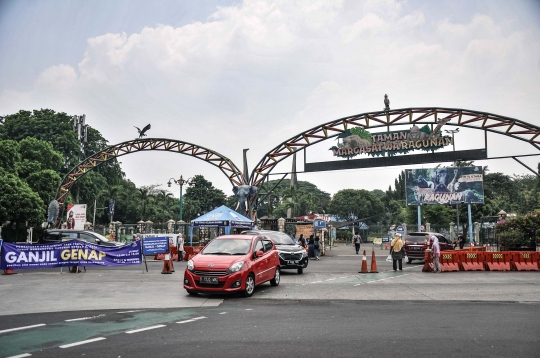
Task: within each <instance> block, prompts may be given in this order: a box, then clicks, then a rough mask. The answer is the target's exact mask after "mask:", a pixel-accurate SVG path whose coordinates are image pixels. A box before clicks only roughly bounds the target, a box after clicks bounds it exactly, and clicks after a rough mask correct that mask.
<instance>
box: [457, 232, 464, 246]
mask: <svg viewBox="0 0 540 358" xmlns="http://www.w3.org/2000/svg"><path fill="white" fill-rule="evenodd" d="M457 240H458V244H459V248H460V249H463V246H465V236H463V233H462V232H460V233H459V235H458V237H457Z"/></svg>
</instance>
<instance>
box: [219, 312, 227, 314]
mask: <svg viewBox="0 0 540 358" xmlns="http://www.w3.org/2000/svg"><path fill="white" fill-rule="evenodd" d="M219 314H227V312H220V313H219Z"/></svg>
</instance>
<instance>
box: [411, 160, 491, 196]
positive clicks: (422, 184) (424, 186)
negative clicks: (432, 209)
mask: <svg viewBox="0 0 540 358" xmlns="http://www.w3.org/2000/svg"><path fill="white" fill-rule="evenodd" d="M405 190H406V194H405V195H406V200H407V205H429V204H460V203H467V204H484V182H483V170H482V167H476V166H475V167H446V168H442V167H439V168H431V169H407V170H405Z"/></svg>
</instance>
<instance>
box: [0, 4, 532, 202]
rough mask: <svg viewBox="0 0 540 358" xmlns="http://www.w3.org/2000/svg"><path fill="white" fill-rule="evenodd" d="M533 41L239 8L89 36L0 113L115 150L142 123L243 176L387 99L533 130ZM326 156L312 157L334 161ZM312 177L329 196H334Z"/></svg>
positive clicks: (372, 13)
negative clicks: (244, 163)
mask: <svg viewBox="0 0 540 358" xmlns="http://www.w3.org/2000/svg"><path fill="white" fill-rule="evenodd" d="M439 11H444V9H439ZM426 19H427V20H426ZM539 39H540V36H539V31H538V29H534V28H533V29H523V28H519V27H516V26H515V21H514V22H512V21H506V22H504V23H502V22H500V21H497V20H496V19H494V18H492V17H490V14H477V15H476V16H474V17H473V18H472V19H471V20H470V21H469V22H465V23H457V22H455V21H452V20H450V19H447V20H444V21H443V22H441V23H439V24H437V23H433V22H432V21H431V20H430V14H429V13H426V12H425V10H423V9H409V7H407V4H406V3H404V2H400V1H390V0H387V1H379V0H377V1H365V2H361V3H360V2H350V1H331V0H329V1H309V0H306V1H301V2H290V1H285V0H283V1H275V2H268V1H255V0H253V1H244V2H243V3H242V4H240V5H238V6H231V7H221V8H219V9H217V10H216V11H215V13H213V14H211V15H210V16H209V17H208V20H207V21H206V22H193V23H191V24H188V25H185V26H182V27H173V26H170V25H168V24H162V25H156V26H153V27H145V28H143V29H141V31H140V32H138V33H134V34H130V35H128V34H126V33H116V34H113V33H107V34H103V35H101V36H97V37H94V38H90V39H88V43H87V48H86V51H85V53H84V54H81V61H80V63H79V64H78V67H77V68H76V69H75V68H73V67H70V66H66V65H62V64H59V65H56V66H52V67H50V68H48V69H46V70H45V71H43V72H42V73H41V75H40V76H39V78H37V79H36V82H35V86H34V87H33V88H29V89H28V90H27V91H24V92H15V91H12V90H11V91H5V92H3V93H2V94H0V108H2V111H3V113H0V114H9V113H13V112H16V111H18V110H19V109H21V108H23V109H34V108H53V109H55V110H58V111H66V112H68V113H72V114H75V113H77V114H81V113H86V114H87V120H88V122H89V123H90V124H91V125H92V126H93V127H95V128H97V129H98V130H99V131H101V132H102V133H103V134H104V136H105V137H106V138H107V139H108V140H109V141H110V142H111V143H117V142H121V141H124V140H128V139H131V138H134V137H135V134H136V132H135V131H134V130H133V131H131V128H132V126H133V125H139V126H140V125H145V124H147V123H148V122H150V123H152V129H151V131H150V132H149V135H151V136H155V137H165V138H177V139H182V140H185V141H188V142H192V143H197V144H200V145H203V146H207V147H210V148H212V149H215V150H217V151H219V152H222V153H223V154H225V155H227V156H229V157H231V158H232V159H233V160H234V161H235V162H236V163H237V165H239V166H241V149H242V148H247V147H250V148H251V150H250V152H249V157H250V166H251V167H252V166H253V165H255V163H256V162H257V161H258V160H259V158H260V157H261V156H262V155H263V154H264V153H266V152H267V151H269V150H270V149H271V148H273V147H274V146H276V145H277V144H279V143H280V142H281V141H283V140H285V139H287V138H289V137H291V136H293V135H294V134H296V133H298V132H300V131H303V130H305V129H307V128H311V127H313V126H315V125H317V124H320V123H323V122H327V121H330V120H333V119H336V118H340V117H343V116H345V115H350V114H355V113H361V112H366V111H370V110H379V109H382V107H383V103H382V99H383V95H384V94H385V93H388V94H389V95H390V99H391V105H392V107H393V108H396V107H414V106H435V105H438V106H446V107H461V108H471V109H479V110H486V111H489V112H494V113H500V114H505V115H510V116H513V117H518V118H521V119H523V120H526V121H530V122H536V123H538V120H537V119H536V115H535V113H536V112H537V111H538V109H540V108H539V106H540V105H539V104H538V102H537V100H536V97H537V94H538V83H539V79H540V66H539V63H540V60H539V59H540V50H539ZM506 99H511V101H506ZM323 147H324V146H323ZM325 150H326V149H324V148H323V149H322V150H321V151H320V152H317V153H318V155H319V156H320V157H321V158H320V160H325V159H330V155H328V153H325V152H324V151H325ZM325 155H326V157H325ZM156 156H157V154H156ZM127 157H130V156H127ZM127 157H124V158H123V159H122V161H123V162H124V163H125V167H124V169H125V170H126V171H127V172H128V176H131V177H133V178H134V179H135V181H136V183H137V184H139V185H142V184H150V183H154V182H155V181H157V180H161V179H160V178H162V177H164V176H166V175H169V174H163V170H164V169H162V168H169V167H171V163H172V162H174V163H175V164H174V167H180V166H182V164H181V163H184V162H182V161H181V160H180V159H178V158H175V159H174V160H172V159H167V161H165V160H164V159H156V160H155V161H153V162H148V163H147V165H148V166H152V168H153V169H152V170H148V171H145V173H144V174H141V173H139V171H138V169H136V168H139V167H140V163H138V161H135V159H132V158H127ZM141 158H142V157H141ZM144 158H146V157H144ZM167 158H170V157H169V156H168V157H167ZM171 161H172V162H171ZM188 162H189V165H187V166H185V168H187V167H189V168H190V169H189V170H193V173H194V174H196V173H197V170H200V171H201V172H205V173H214V174H208V175H213V181H214V182H215V183H216V184H218V185H219V186H220V187H221V188H223V189H224V190H226V192H227V193H228V191H229V189H227V188H228V183H227V181H226V179H224V178H222V177H221V176H220V175H221V174H220V173H216V172H212V170H213V169H212V168H209V169H208V168H207V169H201V168H203V167H204V166H205V164H204V163H202V162H200V161H196V160H192V161H188ZM179 163H180V164H179ZM286 169H288V168H284V170H286ZM167 170H170V169H167ZM186 170H187V169H186ZM375 173H381V177H382V178H381V179H380V180H372V181H369V182H367V181H365V182H364V181H363V182H355V183H356V184H355V185H365V186H366V188H368V189H372V188H374V187H378V188H381V189H386V187H387V186H388V185H389V184H391V183H393V177H391V178H390V179H388V180H386V179H384V177H385V175H384V172H383V171H380V172H375ZM327 177H328V176H326V175H325V176H321V178H327ZM218 178H219V179H218ZM344 178H348V176H347V174H344ZM322 180H323V181H324V183H322V182H321V183H318V184H320V185H321V186H325V188H326V190H330V191H336V190H338V189H339V188H340V187H339V186H338V185H337V184H336V185H334V184H332V181H331V180H330V182H327V180H328V179H322ZM343 180H346V179H343ZM315 181H316V180H315ZM382 182H384V184H381V185H379V183H382ZM341 184H343V182H341ZM341 184H340V185H341Z"/></svg>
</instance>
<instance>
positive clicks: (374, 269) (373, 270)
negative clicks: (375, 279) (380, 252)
mask: <svg viewBox="0 0 540 358" xmlns="http://www.w3.org/2000/svg"><path fill="white" fill-rule="evenodd" d="M369 273H379V271H377V261H375V250H371V270H370V271H369Z"/></svg>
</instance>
